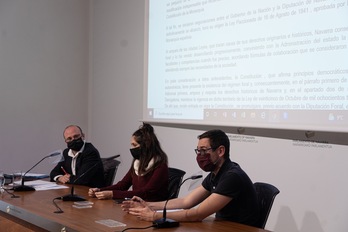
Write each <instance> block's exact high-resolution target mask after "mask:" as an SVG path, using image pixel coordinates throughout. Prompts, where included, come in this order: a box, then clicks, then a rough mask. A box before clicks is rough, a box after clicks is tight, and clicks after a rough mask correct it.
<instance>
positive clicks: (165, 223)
mask: <svg viewBox="0 0 348 232" xmlns="http://www.w3.org/2000/svg"><path fill="white" fill-rule="evenodd" d="M199 178H202V175H196V176H191V177H189V178H186V179H185V180H183V181H182V182H181V183H180V185H179V187H178V188H180V187H181V185H183V184H184V183H185V182H186V181H187V180H195V179H199ZM174 194H175V193H172V194H171V195H170V196H169V198H168V199H167V200H166V202H165V203H164V207H163V217H162V218H160V219H157V220H154V221H153V222H152V223H153V225H154V227H155V228H172V227H178V226H179V224H180V223H179V222H178V221H175V220H173V219H169V218H167V203H168V201H169V200H170V198H172V197H173V195H174Z"/></svg>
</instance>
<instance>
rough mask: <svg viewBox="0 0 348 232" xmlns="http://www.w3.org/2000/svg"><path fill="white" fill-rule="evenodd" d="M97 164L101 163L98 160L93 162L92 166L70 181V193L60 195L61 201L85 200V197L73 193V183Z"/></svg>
mask: <svg viewBox="0 0 348 232" xmlns="http://www.w3.org/2000/svg"><path fill="white" fill-rule="evenodd" d="M98 164H101V163H100V162H97V163H95V164H94V165H93V166H91V167H90V168H88V169H87V170H86V171H85V172H84V173H82V174H81V175H80V176H79V177H77V178H76V179H75V180H74V182H73V183H72V186H71V192H70V194H67V195H65V196H62V197H60V199H61V200H63V201H85V200H86V198H84V197H82V196H78V195H75V194H74V185H75V183H76V181H77V180H79V179H80V178H81V177H83V176H84V175H86V174H87V173H88V172H89V171H91V170H92V169H93V168H95V167H96V166H97V165H98Z"/></svg>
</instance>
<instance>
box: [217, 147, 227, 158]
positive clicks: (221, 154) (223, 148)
mask: <svg viewBox="0 0 348 232" xmlns="http://www.w3.org/2000/svg"><path fill="white" fill-rule="evenodd" d="M217 150H218V154H219V157H223V156H224V155H225V146H222V145H221V146H219V147H218V148H217Z"/></svg>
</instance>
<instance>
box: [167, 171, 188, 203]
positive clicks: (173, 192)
mask: <svg viewBox="0 0 348 232" xmlns="http://www.w3.org/2000/svg"><path fill="white" fill-rule="evenodd" d="M168 171H169V173H168V178H169V183H168V194H169V195H168V196H169V198H168V199H173V198H177V197H178V195H179V191H180V187H181V186H180V184H181V181H182V178H183V177H184V175H185V174H186V172H185V171H183V170H180V169H177V168H168Z"/></svg>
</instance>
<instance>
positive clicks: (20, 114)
mask: <svg viewBox="0 0 348 232" xmlns="http://www.w3.org/2000/svg"><path fill="white" fill-rule="evenodd" d="M88 17H89V5H88V4H86V1H85V0H73V1H67V0H65V1H46V0H28V1H27V0H0V110H1V113H0V138H1V139H0V148H1V160H0V169H2V170H4V171H6V172H12V171H13V170H14V169H17V170H23V171H26V170H28V169H29V168H30V167H31V166H33V165H34V164H35V163H36V162H37V161H39V160H40V159H41V158H42V157H44V156H45V155H47V154H48V153H50V152H52V151H54V150H57V149H63V148H64V147H65V143H64V141H63V129H64V128H65V126H66V125H68V124H70V123H77V124H79V125H81V127H82V128H84V129H85V130H86V134H87V137H88V128H87V126H88V121H87V120H88V115H87V114H88V101H87V99H88V79H87V78H88V64H89V63H88V62H89V59H88V58H89V57H88V54H89V53H88V46H89V34H88V33H89V22H88ZM52 167H53V165H52V164H50V161H49V160H45V161H44V162H43V163H42V164H40V165H38V166H37V168H35V171H37V172H49V170H50V169H52Z"/></svg>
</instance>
